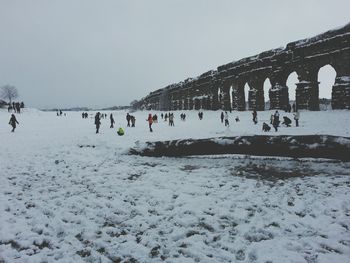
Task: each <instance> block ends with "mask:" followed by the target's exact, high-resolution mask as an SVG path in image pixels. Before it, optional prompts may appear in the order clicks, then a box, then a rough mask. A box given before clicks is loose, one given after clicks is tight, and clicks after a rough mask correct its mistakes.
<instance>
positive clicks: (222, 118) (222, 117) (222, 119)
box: [220, 111, 225, 123]
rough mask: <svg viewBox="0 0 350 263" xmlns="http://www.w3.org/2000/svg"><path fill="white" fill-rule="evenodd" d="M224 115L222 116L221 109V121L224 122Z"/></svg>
mask: <svg viewBox="0 0 350 263" xmlns="http://www.w3.org/2000/svg"><path fill="white" fill-rule="evenodd" d="M224 117H225V116H224V112H223V111H222V112H221V115H220V118H221V123H224Z"/></svg>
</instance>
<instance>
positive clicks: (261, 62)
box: [133, 23, 350, 110]
mask: <svg viewBox="0 0 350 263" xmlns="http://www.w3.org/2000/svg"><path fill="white" fill-rule="evenodd" d="M325 65H331V66H332V67H333V68H334V69H335V71H336V78H335V82H334V85H333V87H332V98H331V104H332V108H333V109H350V23H349V24H347V25H346V26H344V27H342V28H339V29H336V30H330V31H328V32H325V33H323V34H320V35H317V36H315V37H312V38H308V39H303V40H299V41H295V42H291V43H289V44H287V46H286V47H285V48H279V49H272V50H269V51H266V52H262V53H260V54H258V55H256V56H252V57H247V58H243V59H241V60H239V61H235V62H231V63H228V64H225V65H222V66H219V67H218V68H217V69H216V70H211V71H208V72H206V73H203V74H202V75H200V76H199V77H196V78H189V79H186V80H184V81H182V82H179V83H175V84H171V85H169V86H167V87H165V88H162V89H158V90H156V91H153V92H151V93H150V94H149V95H147V96H146V97H144V98H142V99H141V100H139V101H137V102H136V103H135V104H133V107H134V108H137V109H148V110H150V109H153V110H190V109H201V108H202V109H207V110H218V109H224V110H229V109H230V108H231V109H232V110H246V108H248V109H249V110H253V109H256V110H265V101H264V88H263V86H264V81H265V80H266V79H267V78H268V79H269V80H270V82H271V88H270V89H269V99H270V109H284V108H285V107H286V105H287V104H288V103H289V95H288V87H287V84H286V82H287V78H288V76H289V75H290V74H291V73H292V72H296V73H297V75H298V80H299V82H298V83H296V98H295V102H296V106H297V108H298V109H307V110H319V82H318V71H319V69H320V68H321V67H323V66H325ZM246 83H248V84H249V87H250V89H249V92H248V105H246V98H245V93H244V86H245V84H246ZM246 106H248V107H246Z"/></svg>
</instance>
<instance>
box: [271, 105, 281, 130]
mask: <svg viewBox="0 0 350 263" xmlns="http://www.w3.org/2000/svg"><path fill="white" fill-rule="evenodd" d="M279 124H280V114H279V113H278V111H277V110H276V112H275V114H274V115H273V122H272V126H273V127H274V128H275V131H276V132H277V128H278V126H279Z"/></svg>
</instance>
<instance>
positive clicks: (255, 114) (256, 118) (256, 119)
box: [252, 110, 258, 124]
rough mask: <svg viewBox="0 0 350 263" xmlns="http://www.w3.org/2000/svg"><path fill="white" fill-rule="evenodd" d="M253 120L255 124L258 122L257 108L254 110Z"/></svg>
mask: <svg viewBox="0 0 350 263" xmlns="http://www.w3.org/2000/svg"><path fill="white" fill-rule="evenodd" d="M252 114H253V122H254V124H257V123H258V113H257V112H256V110H253V113H252Z"/></svg>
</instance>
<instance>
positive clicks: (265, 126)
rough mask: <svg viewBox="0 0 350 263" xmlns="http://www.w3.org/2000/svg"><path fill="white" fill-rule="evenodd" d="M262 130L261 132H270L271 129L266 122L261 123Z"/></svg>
mask: <svg viewBox="0 0 350 263" xmlns="http://www.w3.org/2000/svg"><path fill="white" fill-rule="evenodd" d="M262 130H263V131H264V132H268V131H270V130H271V127H270V126H269V125H268V124H267V123H266V122H264V123H263V126H262Z"/></svg>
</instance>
